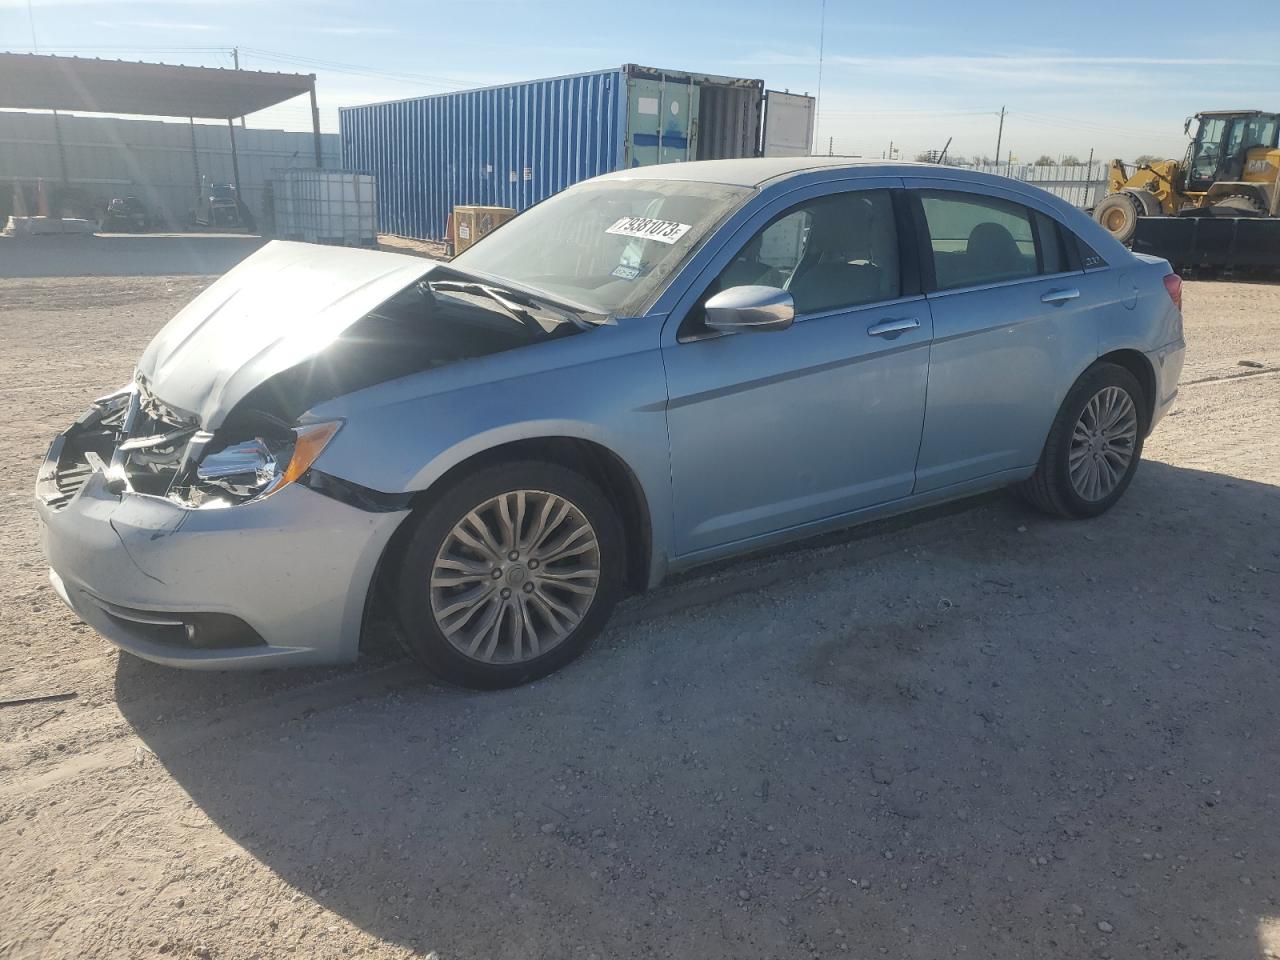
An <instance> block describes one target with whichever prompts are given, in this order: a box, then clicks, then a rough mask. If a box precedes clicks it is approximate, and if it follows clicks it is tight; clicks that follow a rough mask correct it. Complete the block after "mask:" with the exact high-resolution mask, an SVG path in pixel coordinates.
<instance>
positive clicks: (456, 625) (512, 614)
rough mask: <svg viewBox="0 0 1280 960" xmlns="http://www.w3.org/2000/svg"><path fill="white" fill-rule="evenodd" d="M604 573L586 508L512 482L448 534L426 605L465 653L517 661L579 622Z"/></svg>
mask: <svg viewBox="0 0 1280 960" xmlns="http://www.w3.org/2000/svg"><path fill="white" fill-rule="evenodd" d="M600 571H601V566H600V545H599V539H598V538H597V536H596V532H595V530H594V529H593V528H592V526H591V523H590V521H588V520H587V517H586V515H585V514H584V513H583V512H582V510H580V509H579V508H578V507H577V506H576V505H574V504H573V503H571V502H570V501H568V500H566V499H565V498H564V497H561V496H558V495H556V494H554V493H547V492H545V491H540V490H514V491H511V492H508V493H502V494H499V495H498V496H496V497H493V498H491V499H489V500H486V501H485V502H484V503H482V504H480V505H479V506H478V507H476V508H475V509H473V510H471V511H470V512H469V513H467V514H466V515H465V516H464V517H463V518H462V519H461V520H459V521H458V522H457V523H456V524H455V525H454V526H453V529H452V530H451V531H450V532H449V534H448V536H446V537H445V539H444V542H443V544H442V545H441V547H440V550H439V552H438V553H437V554H436V559H435V563H434V565H433V566H432V569H431V583H430V591H431V612H432V615H433V616H434V618H435V622H436V625H437V626H438V627H439V629H440V632H441V633H442V634H444V636H445V637H446V638H447V639H448V641H449V643H450V644H451V645H452V646H453V647H454V648H455V649H456V650H457V651H458V652H460V653H462V654H463V655H464V656H466V657H469V658H471V659H472V660H477V661H480V662H482V663H520V662H523V661H526V660H531V659H533V658H535V657H539V656H541V655H543V654H545V653H547V652H548V651H549V650H551V649H553V648H554V647H556V646H557V645H559V644H560V643H561V642H562V641H563V640H564V639H565V638H566V637H568V636H569V635H570V634H571V633H572V632H573V630H574V629H575V628H576V627H577V626H578V625H579V624H580V623H581V622H582V618H583V617H584V616H585V615H586V613H587V610H588V609H589V608H590V606H591V601H592V600H593V599H594V597H595V595H596V590H597V588H598V587H599V584H600Z"/></svg>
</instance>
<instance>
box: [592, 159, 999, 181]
mask: <svg viewBox="0 0 1280 960" xmlns="http://www.w3.org/2000/svg"><path fill="white" fill-rule="evenodd" d="M823 172H827V173H830V174H833V175H836V174H844V175H845V176H848V177H854V178H862V177H931V178H942V179H948V180H957V181H966V182H970V183H991V184H1007V183H1008V180H1006V178H1004V177H998V176H995V175H993V174H989V173H980V172H978V171H976V170H968V169H966V168H964V167H949V166H945V165H939V164H936V163H915V162H911V161H906V160H862V159H859V158H856V157H747V158H743V159H738V160H692V161H687V162H684V163H662V164H652V165H648V166H643V167H631V168H630V169H627V170H619V171H617V172H616V173H606V174H604V175H603V176H601V177H597V178H596V179H597V180H686V181H695V182H702V183H724V184H730V185H732V186H741V187H761V186H764V185H765V184H766V183H770V182H775V181H779V180H785V179H787V178H789V177H796V176H801V175H803V174H814V173H823Z"/></svg>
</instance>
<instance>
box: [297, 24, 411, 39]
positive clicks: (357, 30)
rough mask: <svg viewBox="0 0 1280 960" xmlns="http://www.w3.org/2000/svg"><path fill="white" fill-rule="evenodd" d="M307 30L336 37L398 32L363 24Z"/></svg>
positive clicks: (368, 35) (308, 28) (388, 28)
mask: <svg viewBox="0 0 1280 960" xmlns="http://www.w3.org/2000/svg"><path fill="white" fill-rule="evenodd" d="M306 29H307V30H309V31H310V32H312V33H325V34H329V35H330V36H335V37H370V36H382V35H385V34H388V33H395V32H396V31H395V30H392V29H391V28H390V27H372V26H365V25H361V24H352V25H350V26H324V27H307V28H306Z"/></svg>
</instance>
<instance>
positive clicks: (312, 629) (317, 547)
mask: <svg viewBox="0 0 1280 960" xmlns="http://www.w3.org/2000/svg"><path fill="white" fill-rule="evenodd" d="M84 426H85V421H83V420H82V421H81V423H80V424H77V426H76V427H73V428H72V429H71V430H70V431H68V432H67V434H64V435H62V436H60V437H59V438H57V439H56V440H55V441H54V443H53V445H52V447H51V448H50V451H49V456H48V458H47V459H46V461H45V463H44V466H43V467H42V468H41V471H40V477H39V480H38V481H37V486H36V510H37V513H38V515H39V518H40V526H41V541H42V545H43V548H44V552H45V556H46V558H47V559H48V562H49V567H50V571H49V578H50V581H51V582H52V584H53V587H54V589H55V590H56V591H57V592H58V595H59V596H61V597H62V599H63V600H64V601H65V602H66V603H67V605H68V606H70V607H71V608H72V610H74V611H75V612H76V613H77V614H78V615H79V616H80V617H81V619H83V620H84V621H85V622H86V623H88V624H89V625H90V626H92V627H93V628H94V629H95V630H97V631H98V632H99V633H101V634H102V635H103V636H104V637H106V638H107V639H108V640H110V641H111V642H112V643H114V644H116V645H117V646H118V647H120V648H122V649H124V650H127V651H129V652H130V653H133V654H135V655H137V656H139V657H142V658H144V659H147V660H152V661H154V662H156V663H162V664H166V665H169V666H179V667H188V668H196V669H213V670H224V669H239V668H243V669H254V668H260V667H274V666H295V665H301V664H316V663H339V662H345V661H350V660H353V659H355V657H356V654H357V652H358V650H359V642H360V630H361V626H362V623H363V618H364V611H365V605H366V599H367V597H368V595H369V589H370V586H371V583H372V580H373V576H374V572H375V568H376V566H377V563H378V559H379V558H380V557H381V555H382V553H383V550H384V549H385V547H386V545H387V542H388V541H389V540H390V538H391V535H392V533H393V532H394V531H395V529H396V527H397V526H398V525H399V523H400V522H401V520H402V519H403V518H404V516H405V511H404V510H394V509H385V508H384V509H376V510H373V509H363V508H361V507H360V506H359V505H353V504H352V503H351V502H349V501H348V502H343V501H340V500H339V499H336V498H335V497H333V496H329V495H326V494H324V493H320V492H317V491H316V490H313V489H310V488H308V487H307V486H304V485H302V484H300V483H295V484H291V485H289V486H287V487H285V488H283V489H281V490H280V491H279V492H277V493H274V494H272V495H271V496H270V497H267V498H265V499H262V500H258V501H253V502H250V503H243V504H239V505H236V506H230V507H226V508H223V509H204V510H201V509H192V508H189V507H186V506H184V505H182V504H180V503H176V502H174V501H173V500H171V499H167V498H165V497H163V496H157V495H153V494H144V493H138V492H133V491H131V490H129V489H125V490H120V489H119V485H118V483H113V482H112V480H111V478H110V476H109V472H110V468H105V467H104V465H103V462H104V458H103V457H102V456H101V455H95V456H84V455H82V454H83V452H84V451H83V449H82V448H83V447H84V446H85V445H84V444H83V442H81V439H80V438H77V436H76V431H77V428H79V429H81V430H82V431H83V429H84ZM69 437H70V438H71V440H70V446H71V447H74V448H76V450H75V451H71V450H69V441H68V438H69ZM90 452H92V451H90ZM104 452H105V451H104Z"/></svg>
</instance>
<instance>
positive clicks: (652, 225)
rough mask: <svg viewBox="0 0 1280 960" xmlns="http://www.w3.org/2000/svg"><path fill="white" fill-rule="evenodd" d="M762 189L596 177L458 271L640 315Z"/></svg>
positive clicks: (457, 263) (481, 247)
mask: <svg viewBox="0 0 1280 960" xmlns="http://www.w3.org/2000/svg"><path fill="white" fill-rule="evenodd" d="M753 193H754V190H752V189H751V188H749V187H739V186H730V185H727V184H721V183H699V182H696V181H679V180H670V181H668V180H602V181H589V182H587V183H581V184H578V185H576V186H573V187H570V188H569V189H567V190H565V191H563V192H561V193H558V194H556V195H555V196H553V197H551V198H550V199H548V200H544V201H543V202H542V203H540V204H538V205H537V206H534V207H531V208H530V209H529V210H526V211H525V212H524V213H522V214H520V216H518V217H516V218H515V219H514V220H511V221H510V222H508V223H506V224H504V225H503V226H502V227H500V228H499V229H497V230H495V231H494V232H493V233H491V234H489V235H488V236H486V237H485V238H484V239H483V240H481V241H479V242H478V243H477V244H476V245H475V246H473V247H470V248H469V249H467V250H465V251H463V252H462V253H461V254H459V255H458V256H457V257H455V258H454V259H453V260H452V261H450V266H451V267H453V268H455V269H456V270H459V271H461V272H463V273H466V274H471V275H476V274H479V275H481V276H489V277H495V278H498V279H500V280H506V281H509V282H511V283H513V284H516V285H518V286H520V287H523V288H525V289H528V290H531V291H533V292H535V293H543V294H545V295H547V296H549V297H550V298H552V299H557V298H558V299H559V300H560V301H561V302H563V303H566V304H568V305H570V306H581V307H582V308H585V309H586V310H589V311H591V312H593V313H597V314H601V315H604V316H614V315H618V316H631V315H635V314H637V313H640V312H642V311H643V310H644V309H645V307H647V305H648V304H649V303H650V302H651V301H652V299H653V298H654V297H655V296H657V294H658V292H659V291H660V290H661V288H662V287H663V286H664V285H665V283H666V281H667V280H668V279H669V278H670V277H671V275H672V274H673V273H674V272H675V271H676V270H677V269H678V268H679V267H680V265H681V264H682V263H683V262H684V260H685V258H686V257H687V256H688V255H689V253H690V251H692V250H693V248H694V247H695V246H696V245H697V244H698V243H699V242H701V241H702V240H703V239H704V238H706V236H707V235H708V234H709V233H710V232H711V231H712V230H714V229H715V228H716V227H717V226H718V225H719V224H720V223H721V222H722V221H723V220H724V219H725V217H727V216H728V215H729V214H730V213H731V212H732V211H733V210H735V209H737V207H739V206H740V205H741V204H742V203H744V202H745V201H746V200H747V198H748V197H750V196H751V195H752V194H753Z"/></svg>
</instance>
